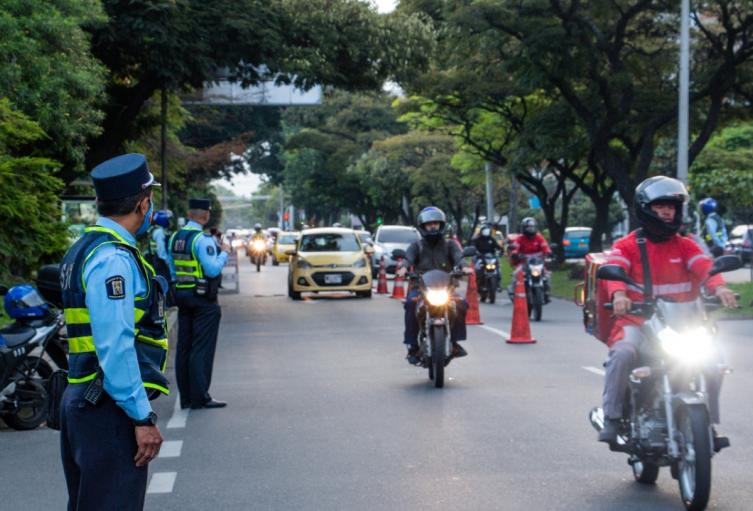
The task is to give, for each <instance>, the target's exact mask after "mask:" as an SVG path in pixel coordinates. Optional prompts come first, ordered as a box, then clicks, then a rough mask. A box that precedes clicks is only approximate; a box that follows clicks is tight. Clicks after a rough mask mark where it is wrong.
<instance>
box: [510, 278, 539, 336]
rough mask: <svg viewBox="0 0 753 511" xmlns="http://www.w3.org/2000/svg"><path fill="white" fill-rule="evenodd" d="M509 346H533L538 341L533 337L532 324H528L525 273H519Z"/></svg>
mask: <svg viewBox="0 0 753 511" xmlns="http://www.w3.org/2000/svg"><path fill="white" fill-rule="evenodd" d="M507 342H508V343H509V344H531V343H534V342H536V339H534V338H533V337H531V324H530V323H529V322H528V300H527V299H526V286H525V284H524V283H523V272H522V271H521V272H518V278H517V280H516V282H515V298H514V299H513V310H512V329H511V330H510V338H509V339H507Z"/></svg>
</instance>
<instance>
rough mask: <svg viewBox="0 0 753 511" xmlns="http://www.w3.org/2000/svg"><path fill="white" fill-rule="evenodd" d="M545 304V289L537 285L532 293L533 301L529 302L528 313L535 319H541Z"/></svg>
mask: <svg viewBox="0 0 753 511" xmlns="http://www.w3.org/2000/svg"><path fill="white" fill-rule="evenodd" d="M543 306H544V290H543V289H541V288H540V287H536V288H534V289H533V292H532V293H531V302H530V303H529V304H528V314H529V316H530V317H531V318H532V319H533V320H534V321H541V309H542V308H543Z"/></svg>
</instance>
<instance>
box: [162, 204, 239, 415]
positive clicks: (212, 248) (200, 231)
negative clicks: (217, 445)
mask: <svg viewBox="0 0 753 511" xmlns="http://www.w3.org/2000/svg"><path fill="white" fill-rule="evenodd" d="M211 204H212V203H211V202H210V201H209V199H191V200H189V202H188V219H189V222H188V223H187V224H186V226H185V227H183V229H181V230H180V231H178V232H176V233H175V234H173V235H172V237H171V238H170V257H171V260H172V263H173V269H174V271H175V276H176V284H175V288H176V289H175V301H176V303H177V305H178V347H177V351H176V353H175V377H176V380H177V383H178V391H179V392H180V406H181V408H189V407H190V408H192V409H197V408H222V407H224V406H225V405H226V404H227V403H224V402H222V401H217V400H215V399H212V397H211V396H210V395H209V386H210V384H211V381H212V366H213V365H214V353H215V348H216V346H217V333H218V331H219V329H220V317H221V315H222V313H221V311H220V305H219V304H218V303H217V290H218V288H219V284H220V279H221V277H222V268H223V267H224V266H225V264H226V263H227V259H228V252H229V251H230V248H229V247H227V246H224V247H223V248H222V249H219V248H218V247H217V244H216V243H215V241H214V239H213V238H212V237H211V236H210V235H209V234H207V233H205V232H204V227H205V226H206V225H207V222H209V216H210V210H211Z"/></svg>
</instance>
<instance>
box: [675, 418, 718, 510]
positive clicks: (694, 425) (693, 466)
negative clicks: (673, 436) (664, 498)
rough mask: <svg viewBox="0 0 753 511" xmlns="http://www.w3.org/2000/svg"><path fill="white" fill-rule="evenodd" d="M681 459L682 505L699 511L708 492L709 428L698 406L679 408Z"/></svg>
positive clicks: (704, 506) (709, 470)
mask: <svg viewBox="0 0 753 511" xmlns="http://www.w3.org/2000/svg"><path fill="white" fill-rule="evenodd" d="M677 429H678V431H679V432H680V436H681V441H680V461H679V466H678V468H677V476H678V477H677V480H678V483H679V485H680V495H681V496H682V502H683V504H685V508H686V509H688V510H689V511H702V510H704V509H706V505H707V504H708V501H709V496H710V495H711V428H710V426H709V419H708V414H707V413H706V410H705V409H704V408H702V407H700V406H690V407H685V408H681V409H679V410H678V414H677Z"/></svg>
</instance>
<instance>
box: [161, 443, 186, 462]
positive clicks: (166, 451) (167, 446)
mask: <svg viewBox="0 0 753 511" xmlns="http://www.w3.org/2000/svg"><path fill="white" fill-rule="evenodd" d="M182 450H183V440H166V441H164V442H162V447H160V450H159V458H179V457H180V452H181V451H182Z"/></svg>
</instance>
